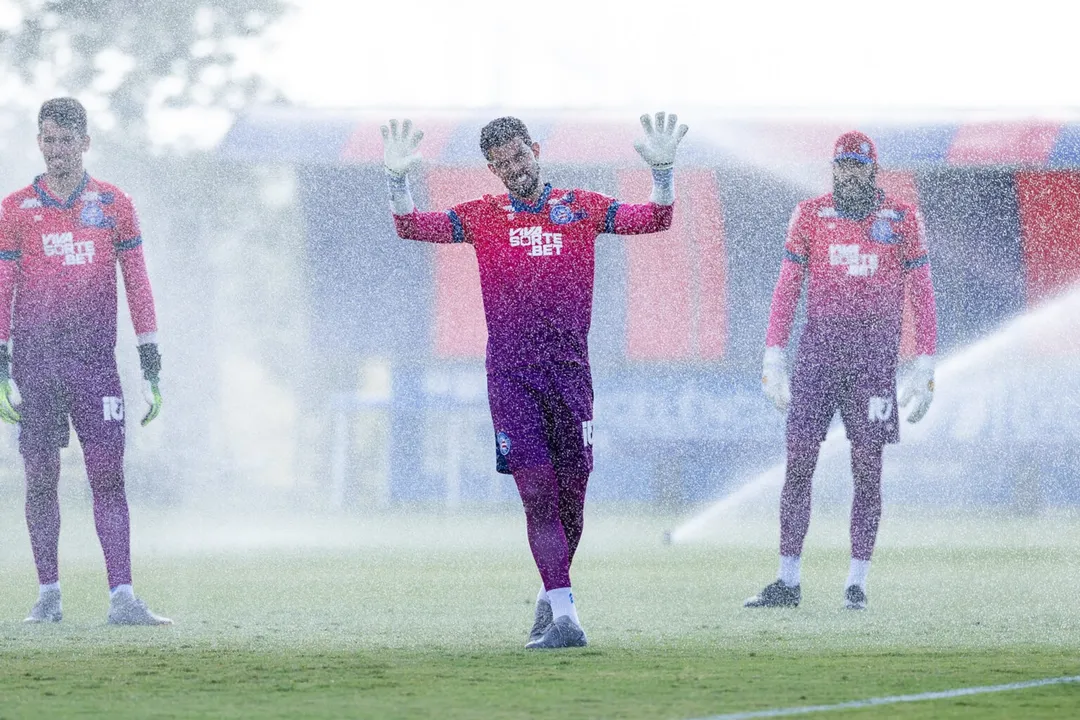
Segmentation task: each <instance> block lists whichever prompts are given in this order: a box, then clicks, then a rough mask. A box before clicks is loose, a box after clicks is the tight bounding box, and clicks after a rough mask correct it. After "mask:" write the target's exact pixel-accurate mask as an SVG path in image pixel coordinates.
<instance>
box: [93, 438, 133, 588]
mask: <svg viewBox="0 0 1080 720" xmlns="http://www.w3.org/2000/svg"><path fill="white" fill-rule="evenodd" d="M83 456H84V457H85V458H86V476H87V478H88V479H89V480H90V490H91V491H92V492H93V495H94V525H95V527H96V528H97V535H98V540H100V541H101V549H102V551H104V553H105V570H106V573H107V574H108V576H109V587H111V588H113V587H116V586H118V585H130V584H131V524H130V520H129V517H128V504H127V496H126V495H125V493H124V447H123V445H122V444H120V443H113V442H95V443H86V444H85V445H83Z"/></svg>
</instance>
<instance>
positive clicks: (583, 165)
mask: <svg viewBox="0 0 1080 720" xmlns="http://www.w3.org/2000/svg"><path fill="white" fill-rule="evenodd" d="M521 115H522V117H523V119H524V120H525V121H526V122H527V124H528V125H529V126H530V129H531V130H532V132H533V135H534V139H535V140H537V141H538V142H539V143H540V144H541V148H542V155H541V158H542V161H543V164H544V169H545V172H546V173H547V178H548V179H549V180H550V181H551V182H553V183H554V184H556V185H557V186H582V187H588V188H592V189H596V190H599V191H601V192H605V193H609V194H611V195H614V196H616V197H618V198H620V199H622V200H625V201H643V200H645V199H646V198H647V196H648V192H649V179H648V174H647V172H646V171H644V170H642V169H641V168H640V167H639V164H638V162H637V160H636V156H635V155H634V153H633V150H632V142H633V138H634V134H635V131H636V118H635V117H634V116H633V115H632V114H629V113H627V114H626V116H625V117H621V116H617V115H613V114H611V113H604V114H599V113H598V114H595V116H588V115H586V116H584V117H583V115H582V114H581V113H574V114H572V115H570V114H567V115H563V116H561V115H558V114H551V113H536V112H525V113H521ZM489 119H490V117H488V115H479V114H465V113H431V114H429V115H426V116H425V115H419V116H414V117H413V120H414V122H415V123H416V124H417V125H418V126H419V127H421V128H423V129H424V130H425V132H426V133H427V137H426V139H425V142H424V147H423V150H424V154H425V160H426V164H425V166H424V169H423V171H422V172H420V173H419V174H417V176H416V177H415V178H414V181H413V189H414V193H415V195H416V197H417V201H418V205H419V206H420V207H421V208H422V209H444V208H446V207H449V206H450V205H453V204H455V203H458V202H462V201H464V200H467V199H470V198H473V197H477V196H479V195H482V194H485V193H497V192H498V191H499V190H500V187H499V186H498V183H497V181H496V180H495V178H494V177H493V176H492V175H491V174H490V172H489V171H488V170H487V168H486V165H485V164H484V161H483V158H482V156H481V154H480V152H479V148H478V137H479V128H480V127H481V126H482V125H483V124H484V123H485V122H486V121H487V120H489ZM684 119H686V120H688V121H689V122H691V124H692V126H693V131H692V132H691V135H690V136H688V138H687V140H686V142H685V144H684V147H683V148H681V149H680V152H681V156H680V166H679V168H678V174H677V177H678V188H677V190H678V200H677V202H678V205H677V212H676V223H675V226H674V227H673V228H672V229H671V230H670V231H668V232H665V233H663V234H660V235H658V236H649V237H641V238H629V239H621V238H615V237H601V238H600V239H599V240H598V242H597V274H596V299H595V311H594V319H593V331H592V335H591V347H592V358H593V364H594V375H595V380H596V395H597V399H596V438H597V449H596V452H597V464H596V472H595V474H594V478H593V481H592V485H591V492H592V497H593V498H595V499H598V500H606V499H620V500H650V501H656V502H661V503H672V504H676V505H678V504H681V503H686V502H694V501H700V500H703V499H706V498H709V497H712V496H715V495H717V494H719V493H722V492H723V491H724V490H726V489H730V488H731V487H732V486H734V485H737V484H738V483H740V482H742V481H743V480H744V479H745V478H746V477H747V476H748V474H752V473H753V472H754V471H755V470H760V469H761V467H763V466H764V465H768V464H771V463H773V462H775V461H776V460H777V459H778V458H780V457H782V451H783V443H782V436H783V422H782V418H780V417H779V416H778V415H777V414H776V413H775V412H774V411H773V410H772V409H771V407H770V406H769V405H768V403H767V402H766V401H765V400H764V398H763V397H761V396H760V393H759V389H758V377H757V376H758V369H759V367H760V356H761V351H762V347H763V342H764V340H763V339H764V334H765V325H766V323H767V317H768V309H769V302H770V299H771V293H772V289H773V285H774V283H775V279H776V276H777V273H778V270H779V266H780V260H781V255H782V247H783V238H784V233H785V229H786V225H787V222H788V219H789V217H790V214H791V212H792V210H793V208H794V206H795V203H796V202H798V201H799V200H801V199H803V198H806V197H810V196H812V195H814V194H817V193H820V192H825V191H827V190H828V189H829V172H830V165H829V161H828V158H829V152H830V149H831V144H832V142H833V140H834V139H835V137H836V136H837V135H839V134H840V133H841V132H843V131H844V130H845V129H848V128H849V126H848V125H845V124H840V123H828V124H826V123H807V122H801V123H800V122H796V123H786V124H784V123H779V122H777V121H775V120H763V121H760V122H753V121H749V120H746V119H740V120H737V121H734V120H730V119H725V118H724V117H723V116H716V117H709V116H705V117H702V116H691V117H686V116H685V115H684ZM381 122H385V118H382V117H375V116H372V115H370V114H364V113H356V114H353V115H351V116H347V115H344V114H342V113H330V112H312V111H302V110H292V109H281V108H268V109H264V110H257V111H253V112H251V113H248V114H246V115H244V116H243V117H241V118H240V119H239V121H238V122H237V123H236V124H235V125H234V126H233V128H232V130H231V131H230V132H229V133H228V134H227V135H226V137H225V138H224V140H223V141H222V142H221V144H220V146H219V147H218V149H217V154H218V157H219V158H220V159H221V161H222V162H224V163H227V164H230V165H231V164H240V165H242V166H245V167H247V166H254V167H266V168H274V169H275V172H292V173H293V174H294V176H295V178H296V193H295V206H294V209H295V212H296V214H297V215H298V216H299V217H302V218H303V231H302V232H303V235H304V240H303V247H304V248H305V251H304V262H305V266H306V273H305V274H306V277H307V284H306V292H307V297H308V303H309V305H308V312H309V316H310V319H309V327H310V340H311V344H312V353H313V358H314V360H313V362H315V363H316V364H323V365H324V366H326V367H328V368H329V367H332V368H333V369H332V370H328V371H327V373H326V374H325V375H324V376H323V377H324V379H325V380H326V390H327V392H329V393H330V395H329V396H328V397H327V398H326V399H324V401H323V402H327V401H328V402H329V404H330V406H331V407H333V408H334V410H333V411H332V412H334V413H336V414H337V419H336V421H335V423H336V425H335V426H336V427H337V428H338V430H337V433H338V434H337V436H336V439H335V440H334V441H333V445H334V447H335V448H336V449H335V450H334V451H333V453H335V454H336V458H337V459H336V464H335V465H334V471H333V472H332V473H331V475H333V476H335V478H334V480H333V483H334V485H335V487H337V488H338V490H337V491H336V495H335V498H336V500H335V501H336V502H352V501H354V500H350V498H354V497H355V498H357V499H356V500H355V501H356V502H363V501H362V500H359V498H360V497H361V496H363V495H364V493H365V492H369V491H370V486H371V485H372V483H374V484H376V485H379V484H381V483H386V487H385V489H384V490H383V491H381V492H380V493H377V494H378V496H379V497H381V498H382V501H383V502H392V501H394V500H398V499H401V500H404V499H427V500H431V501H435V502H439V501H448V502H451V503H452V504H455V503H459V502H469V501H472V502H486V501H492V500H506V499H513V486H512V484H510V483H509V482H508V479H507V480H500V479H499V478H498V476H496V475H495V474H494V467H493V466H494V462H493V461H494V457H493V452H494V451H493V441H492V437H491V435H492V430H491V426H490V420H489V418H488V416H487V412H486V395H485V392H484V370H483V356H484V343H485V340H486V332H485V329H484V318H483V310H482V305H481V300H480V289H479V279H478V276H477V272H476V259H475V256H474V254H473V253H472V251H471V249H469V248H462V247H431V246H426V245H423V244H416V243H410V242H406V241H402V240H399V239H398V238H397V237H396V235H395V233H394V230H393V224H392V219H391V216H390V213H389V211H388V209H387V200H386V190H385V183H384V179H383V176H382V171H381V144H380V143H379V133H378V125H379V124H380V123H381ZM860 129H862V130H864V131H866V132H868V133H869V134H870V135H871V136H872V137H874V138H875V140H876V141H877V143H878V146H879V153H880V156H881V174H880V182H881V185H882V186H883V187H884V188H885V189H886V190H887V191H889V192H891V193H893V194H895V195H897V196H899V197H901V198H903V199H905V200H908V201H912V202H915V203H917V204H918V205H919V207H920V209H921V210H922V212H923V214H924V216H925V218H926V223H927V232H928V236H929V237H928V240H929V245H930V248H931V258H932V264H933V272H934V279H935V285H936V291H937V301H938V306H939V332H940V341H939V348H940V352H941V353H942V354H945V355H947V354H949V353H954V352H957V351H961V350H962V349H963V348H964V347H966V346H968V345H970V344H971V343H973V342H975V341H977V340H978V339H980V338H982V337H984V336H986V335H987V334H988V333H990V332H992V331H994V330H995V329H997V328H999V327H1001V326H1002V325H1003V324H1004V323H1006V321H1008V320H1010V319H1011V318H1013V317H1015V316H1017V315H1019V314H1021V313H1024V312H1026V311H1028V310H1030V309H1031V308H1034V307H1036V306H1038V305H1040V304H1041V303H1042V302H1044V301H1045V300H1047V299H1048V298H1052V297H1054V296H1056V295H1058V294H1060V293H1062V292H1064V291H1065V290H1067V289H1068V288H1069V287H1070V286H1071V285H1072V284H1073V283H1075V282H1076V281H1077V280H1080V260H1078V259H1077V258H1078V257H1080V230H1078V229H1077V228H1078V227H1080V225H1078V224H1077V222H1076V219H1077V218H1075V217H1074V216H1075V215H1076V214H1077V213H1080V210H1078V209H1077V208H1078V207H1080V203H1078V202H1077V200H1078V199H1080V198H1078V193H1080V173H1078V172H1077V170H1080V147H1078V146H1077V144H1076V138H1077V137H1078V135H1077V133H1078V131H1080V126H1073V125H1068V124H1062V123H1057V124H1054V123H1047V122H1041V121H1031V122H1028V123H1023V122H979V123H972V124H952V125H948V124H925V125H923V124H919V125H909V124H903V125H886V124H880V123H879V124H877V125H871V126H861V127H860ZM904 338H905V342H904V344H903V348H902V351H903V353H904V354H905V355H907V354H910V352H911V349H912V346H911V342H910V341H911V331H910V327H905V333H904ZM373 363H374V364H376V365H378V366H379V367H381V368H383V375H382V377H383V378H384V380H385V382H386V383H387V390H386V391H385V392H384V393H383V394H381V395H379V396H378V398H379V399H378V400H377V401H364V400H362V399H360V398H361V397H362V396H364V395H365V393H367V394H370V389H365V383H367V382H369V381H368V380H365V378H367V377H368V374H367V371H366V370H364V368H368V367H370V366H371V365H372V364H373ZM358 378H359V380H358ZM358 382H359V383H360V384H359V385H358ZM1003 401H1004V399H1003ZM373 412H379V413H386V414H387V418H389V419H388V420H387V422H390V423H391V425H390V427H391V428H392V429H391V430H390V432H389V433H388V434H387V435H386V437H387V442H389V445H390V448H389V450H388V452H389V456H390V457H391V458H392V461H391V462H390V463H389V464H388V466H387V467H386V468H385V470H386V471H387V473H388V474H387V476H386V477H385V478H381V479H378V480H371V479H370V477H369V476H370V473H371V472H372V471H373V470H372V468H373V466H371V465H370V464H369V462H368V461H366V460H363V459H362V458H365V457H367V455H366V453H367V452H368V451H367V450H365V449H364V446H365V444H366V443H367V442H368V441H367V440H365V439H364V438H365V437H367V436H369V435H370V431H369V430H368V429H367V428H368V425H369V423H370V417H371V413H373ZM1045 422H1046V424H1045V426H1044V427H1040V428H1039V431H1040V432H1042V433H1044V434H1045V435H1046V436H1048V437H1054V436H1057V435H1060V433H1062V432H1063V431H1064V430H1065V428H1063V427H1062V428H1059V427H1056V426H1054V422H1056V421H1053V420H1046V421H1045ZM1023 442H1024V441H1020V443H1021V444H1023ZM380 467H381V466H380ZM1075 469H1076V468H1075V467H1069V468H1068V469H1067V470H1063V471H1062V472H1065V473H1066V474H1067V473H1072V472H1074V471H1075ZM1011 471H1012V467H1011V466H1009V465H1006V466H1004V467H1003V468H1002V470H1001V472H1002V473H1003V474H1006V473H1010V472H1011ZM364 478H368V479H366V480H365V479H364ZM1002 482H1004V480H1002ZM364 488H368V490H365V489H364ZM999 495H1000V494H998V495H995V496H993V497H992V498H991V497H989V496H988V497H987V498H986V499H987V501H988V502H989V501H991V500H993V501H999V500H1000V499H1001V498H1000V497H999ZM1059 496H1060V497H1062V498H1067V499H1069V500H1070V501H1073V500H1080V496H1078V495H1077V493H1075V492H1072V493H1065V494H1063V495H1062V494H1060V493H1059Z"/></svg>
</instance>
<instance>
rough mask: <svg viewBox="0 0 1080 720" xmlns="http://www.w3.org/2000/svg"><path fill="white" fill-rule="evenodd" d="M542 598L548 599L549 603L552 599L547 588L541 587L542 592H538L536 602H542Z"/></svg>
mask: <svg viewBox="0 0 1080 720" xmlns="http://www.w3.org/2000/svg"><path fill="white" fill-rule="evenodd" d="M541 600H546V601H547V602H548V603H550V602H551V599H550V598H549V597H548V594H547V590H545V589H544V588H540V592H538V593H536V602H540V601H541Z"/></svg>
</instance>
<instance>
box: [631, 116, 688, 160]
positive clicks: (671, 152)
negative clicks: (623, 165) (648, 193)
mask: <svg viewBox="0 0 1080 720" xmlns="http://www.w3.org/2000/svg"><path fill="white" fill-rule="evenodd" d="M678 122H679V116H678V115H676V114H675V113H672V114H671V115H666V114H665V113H664V112H658V113H656V125H655V126H654V125H653V121H652V118H650V117H649V116H648V115H642V116H641V127H642V128H644V129H645V139H644V140H638V141H637V142H635V143H634V149H635V150H637V151H638V155H641V157H642V159H643V160H644V161H645V162H647V163H648V164H649V167H651V168H652V169H653V170H670V169H671V168H673V167H675V150H676V148H678V147H679V142H680V141H681V140H682V139H683V136H684V135H686V132H687V130H689V129H690V128H688V127H687V126H686V125H679V127H678V129H677V130H676V128H675V125H676V124H677V123H678Z"/></svg>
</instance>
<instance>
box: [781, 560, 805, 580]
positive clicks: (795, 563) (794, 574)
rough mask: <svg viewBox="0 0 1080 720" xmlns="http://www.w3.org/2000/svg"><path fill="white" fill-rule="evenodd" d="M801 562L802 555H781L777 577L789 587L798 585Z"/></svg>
mask: <svg viewBox="0 0 1080 720" xmlns="http://www.w3.org/2000/svg"><path fill="white" fill-rule="evenodd" d="M801 564H802V557H801V556H799V555H781V556H780V574H779V576H778V577H779V578H780V579H781V580H783V581H784V584H785V585H787V586H789V587H791V586H794V585H798V584H799V569H800V566H801Z"/></svg>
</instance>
